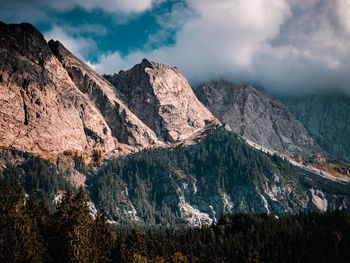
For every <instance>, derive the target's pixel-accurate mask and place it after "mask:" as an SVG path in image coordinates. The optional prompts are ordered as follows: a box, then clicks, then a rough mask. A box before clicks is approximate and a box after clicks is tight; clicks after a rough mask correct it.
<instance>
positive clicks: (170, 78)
mask: <svg viewBox="0 0 350 263" xmlns="http://www.w3.org/2000/svg"><path fill="white" fill-rule="evenodd" d="M104 77H105V78H106V79H107V80H109V81H110V82H111V83H112V84H113V85H114V87H115V88H116V89H117V90H118V91H119V92H120V93H121V94H122V95H123V98H124V101H125V102H126V103H127V106H128V108H129V109H130V110H131V111H132V112H133V113H134V114H135V115H136V116H137V117H138V118H139V119H140V120H142V121H143V122H144V123H145V124H146V125H147V126H148V127H150V128H151V129H152V130H153V131H154V132H155V134H156V135H157V137H158V138H160V140H162V141H164V142H169V143H175V142H180V141H182V140H185V139H186V138H189V137H191V136H192V135H194V134H196V133H198V132H202V131H204V130H206V129H208V128H210V127H212V126H216V125H219V121H218V120H217V119H216V118H215V117H213V115H212V114H211V113H210V112H209V111H208V109H206V108H205V107H204V106H203V105H202V104H201V103H200V102H199V101H198V99H197V98H196V96H195V94H194V92H193V90H192V89H191V87H190V85H189V84H188V82H187V80H186V79H185V78H184V77H183V76H182V75H181V74H180V73H179V72H178V70H177V69H176V68H174V67H171V66H168V65H164V64H161V63H157V62H152V61H149V60H147V59H143V60H142V62H141V63H140V64H137V65H135V66H134V67H133V68H131V69H130V70H127V71H121V72H119V74H114V75H104Z"/></svg>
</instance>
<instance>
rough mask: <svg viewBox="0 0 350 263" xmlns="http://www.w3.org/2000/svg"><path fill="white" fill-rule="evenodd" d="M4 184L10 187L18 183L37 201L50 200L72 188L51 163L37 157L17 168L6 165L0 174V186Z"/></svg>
mask: <svg viewBox="0 0 350 263" xmlns="http://www.w3.org/2000/svg"><path fill="white" fill-rule="evenodd" d="M5 182H8V183H9V185H10V186H11V187H15V186H16V185H17V183H18V182H20V183H21V184H22V185H23V187H24V190H25V192H26V193H31V192H35V194H36V196H37V198H39V199H43V198H45V199H52V197H53V195H56V194H57V193H59V192H63V191H66V190H67V189H71V188H72V186H71V184H70V183H69V182H68V181H67V180H66V179H65V178H64V177H63V176H62V175H61V174H58V173H57V169H56V167H55V166H54V165H53V164H52V163H50V162H49V161H47V160H44V159H41V158H39V157H31V158H29V159H28V160H26V161H24V162H23V163H22V164H20V165H17V166H14V165H11V164H7V166H6V168H5V169H4V170H3V171H2V172H0V186H3V185H5Z"/></svg>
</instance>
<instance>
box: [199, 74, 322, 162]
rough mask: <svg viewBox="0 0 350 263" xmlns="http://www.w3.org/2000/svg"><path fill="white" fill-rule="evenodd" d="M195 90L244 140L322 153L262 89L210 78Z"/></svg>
mask: <svg viewBox="0 0 350 263" xmlns="http://www.w3.org/2000/svg"><path fill="white" fill-rule="evenodd" d="M195 93H196V95H197V97H198V99H199V100H200V101H201V102H202V103H203V104H204V105H205V106H206V107H208V109H209V110H210V111H211V112H212V113H213V114H214V116H216V117H217V118H218V119H219V120H220V121H221V122H222V123H224V124H226V125H229V127H230V128H231V129H232V131H233V132H235V133H237V134H238V135H240V136H242V137H243V138H245V139H248V140H250V141H253V142H255V143H257V144H259V145H261V146H263V147H266V148H268V149H271V150H275V151H278V152H281V153H286V154H300V155H305V156H307V155H312V154H317V153H320V152H322V150H321V148H320V147H319V146H318V145H317V144H316V142H315V141H314V140H313V139H312V138H311V137H310V135H309V134H308V132H307V131H306V130H305V128H304V127H303V126H302V125H301V124H300V123H299V122H298V121H297V120H296V119H295V118H294V116H293V115H292V114H291V113H290V112H289V110H288V108H287V107H286V106H284V105H283V104H282V103H281V102H280V101H278V100H277V99H275V98H273V97H272V96H271V95H269V94H268V93H266V92H264V91H261V90H256V89H254V88H253V87H251V86H249V85H246V84H238V83H233V82H229V81H225V80H213V81H210V82H207V83H205V84H203V85H201V86H199V87H198V88H197V89H196V90H195Z"/></svg>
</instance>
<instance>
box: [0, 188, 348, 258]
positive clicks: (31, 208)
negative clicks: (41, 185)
mask: <svg viewBox="0 0 350 263" xmlns="http://www.w3.org/2000/svg"><path fill="white" fill-rule="evenodd" d="M0 217H1V218H0V220H1V224H0V262H348V259H349V257H350V249H349V248H350V213H349V212H346V211H344V210H335V211H333V212H327V213H316V212H310V213H299V214H296V215H285V216H281V217H277V216H275V215H273V214H270V215H268V214H257V213H237V214H235V215H222V216H221V218H220V220H219V221H218V222H217V224H212V225H211V226H204V227H201V228H187V229H183V230H182V231H177V232H172V231H167V230H164V231H140V230H138V229H136V228H133V229H132V230H130V231H127V232H125V231H121V230H116V231H114V232H112V231H111V230H110V226H109V224H108V222H107V219H106V215H105V213H104V212H103V211H102V213H98V214H97V215H96V217H95V218H93V217H92V216H91V214H90V211H89V206H88V198H87V196H86V194H85V191H84V189H83V188H80V189H79V191H78V192H77V193H73V192H72V191H70V190H67V191H66V193H65V194H64V195H63V197H62V200H61V202H59V203H58V204H57V205H56V207H54V208H53V209H50V208H48V206H47V204H46V201H45V199H43V200H42V201H41V202H38V201H37V200H36V198H35V195H34V194H30V195H29V196H27V197H26V198H25V195H24V191H23V188H22V187H21V185H20V183H18V184H17V185H16V186H15V187H11V186H10V185H9V184H5V185H4V186H3V187H2V189H1V193H0Z"/></svg>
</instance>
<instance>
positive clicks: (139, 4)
mask: <svg viewBox="0 0 350 263" xmlns="http://www.w3.org/2000/svg"><path fill="white" fill-rule="evenodd" d="M47 3H48V5H50V6H51V7H53V8H56V9H63V10H64V9H72V8H74V7H76V6H79V7H82V8H84V9H86V10H92V9H101V10H104V11H107V12H109V13H110V12H118V11H119V12H126V13H129V12H143V11H145V10H147V9H149V8H151V6H152V0H99V1H96V0H60V1H47Z"/></svg>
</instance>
